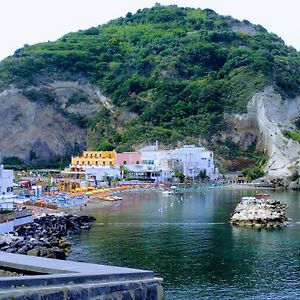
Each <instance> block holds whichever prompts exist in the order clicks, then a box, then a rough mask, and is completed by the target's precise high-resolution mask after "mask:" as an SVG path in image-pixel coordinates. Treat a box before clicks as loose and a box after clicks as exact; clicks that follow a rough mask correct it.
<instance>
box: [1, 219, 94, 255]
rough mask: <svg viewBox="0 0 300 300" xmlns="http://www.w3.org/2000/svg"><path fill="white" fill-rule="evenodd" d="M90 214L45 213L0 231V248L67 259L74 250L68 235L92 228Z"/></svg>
mask: <svg viewBox="0 0 300 300" xmlns="http://www.w3.org/2000/svg"><path fill="white" fill-rule="evenodd" d="M93 221H95V218H94V217H91V216H75V215H70V214H64V213H58V214H44V215H41V216H40V217H37V218H35V219H34V222H33V223H30V224H27V225H24V226H20V227H18V228H16V229H15V230H14V231H13V232H10V233H8V234H5V235H3V236H1V235H0V251H5V252H8V253H18V254H25V255H33V256H41V257H47V258H56V259H66V257H67V255H68V254H69V253H70V251H71V243H70V242H69V241H68V236H70V235H72V234H79V233H80V232H81V231H82V230H86V229H90V227H91V222H93Z"/></svg>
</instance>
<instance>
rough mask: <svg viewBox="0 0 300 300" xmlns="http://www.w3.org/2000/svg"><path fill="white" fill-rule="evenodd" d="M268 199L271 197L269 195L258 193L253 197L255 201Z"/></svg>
mask: <svg viewBox="0 0 300 300" xmlns="http://www.w3.org/2000/svg"><path fill="white" fill-rule="evenodd" d="M269 197H271V195H270V194H267V193H259V194H256V195H255V198H257V199H261V198H269Z"/></svg>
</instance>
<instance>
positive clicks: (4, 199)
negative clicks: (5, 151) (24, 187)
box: [0, 165, 19, 210]
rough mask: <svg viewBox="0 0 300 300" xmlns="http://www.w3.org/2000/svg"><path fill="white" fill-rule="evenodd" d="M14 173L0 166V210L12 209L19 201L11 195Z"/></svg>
mask: <svg viewBox="0 0 300 300" xmlns="http://www.w3.org/2000/svg"><path fill="white" fill-rule="evenodd" d="M13 182H14V172H13V170H5V169H4V167H3V165H0V209H1V210H2V209H13V208H14V205H15V204H16V203H17V202H18V201H19V200H18V199H17V195H15V194H14V193H13Z"/></svg>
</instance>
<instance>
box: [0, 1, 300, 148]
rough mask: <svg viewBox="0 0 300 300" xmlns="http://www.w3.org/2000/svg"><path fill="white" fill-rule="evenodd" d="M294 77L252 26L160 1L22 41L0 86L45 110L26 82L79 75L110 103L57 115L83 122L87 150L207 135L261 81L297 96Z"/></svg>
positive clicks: (293, 63) (283, 55) (291, 65)
mask: <svg viewBox="0 0 300 300" xmlns="http://www.w3.org/2000/svg"><path fill="white" fill-rule="evenodd" d="M299 75H300V55H299V53H298V52H297V51H296V50H295V49H294V48H292V47H287V46H286V45H285V44H284V42H283V41H282V40H281V39H280V38H279V37H278V36H276V35H275V34H272V33H268V32H267V31H266V30H265V29H264V28H263V27H262V26H260V25H253V24H251V23H250V22H248V21H246V20H244V21H238V20H235V19H233V18H231V17H228V16H226V17H224V16H220V15H218V14H216V13H215V12H214V11H212V10H209V9H205V10H201V9H192V8H178V7H174V6H168V7H153V8H150V9H143V10H139V11H137V12H136V13H135V14H131V13H128V14H127V15H126V17H125V18H119V19H117V20H113V21H111V22H109V23H107V24H105V25H102V26H98V27H93V28H90V29H87V30H81V31H79V32H75V33H69V34H66V35H65V36H63V37H62V38H61V39H59V40H57V41H55V42H47V43H41V44H36V45H33V46H28V45H27V46H24V48H21V49H18V50H17V51H16V52H15V54H14V55H13V56H11V57H8V58H7V59H5V60H3V61H2V62H1V64H0V78H1V79H0V88H1V89H2V90H3V89H4V88H6V87H7V86H9V85H11V84H13V85H14V86H17V87H18V88H20V89H22V90H23V94H24V95H25V96H26V97H27V98H28V99H31V100H32V101H37V102H38V101H40V102H43V103H49V104H50V105H52V104H53V105H54V106H55V101H56V99H55V97H54V96H53V95H52V94H51V92H48V91H44V92H43V91H41V90H32V89H28V87H32V86H37V87H39V86H41V85H43V84H45V83H47V82H51V81H55V80H73V81H74V80H82V79H84V80H87V81H88V82H90V83H92V84H93V85H96V86H97V87H99V88H100V89H101V91H102V92H103V93H104V94H105V95H106V96H107V97H108V98H110V99H111V100H112V103H113V104H114V106H115V108H114V109H113V110H109V109H105V108H103V109H102V110H100V111H98V112H96V113H95V114H94V115H93V116H92V117H82V116H76V114H66V116H67V117H68V118H70V119H72V120H73V121H74V122H75V123H76V122H78V124H79V125H80V126H82V127H87V128H88V147H89V148H94V149H99V148H102V149H109V148H112V147H117V149H118V150H129V149H131V145H134V144H138V143H140V142H143V141H148V142H150V141H154V140H159V141H161V142H163V143H165V144H172V143H175V142H177V141H184V142H193V141H194V140H197V139H198V138H204V139H206V140H208V141H210V139H211V138H212V136H215V135H217V134H218V133H219V132H221V131H224V130H226V126H227V125H226V122H225V121H224V118H223V116H224V114H225V113H233V112H243V111H245V109H246V105H247V102H248V101H249V100H250V99H251V97H252V96H253V94H255V93H256V92H258V91H262V90H263V89H264V87H265V86H268V85H272V86H273V87H274V89H275V90H276V91H277V92H279V93H280V94H281V95H282V97H283V98H284V99H288V98H293V97H294V96H295V95H297V94H300V90H299V89H300V76H299ZM69 101H70V103H85V102H88V98H87V96H86V95H80V94H78V95H75V96H73V97H72V98H71V99H69ZM121 115H122V116H123V117H122V118H120V116H121ZM124 116H126V117H124ZM233 148H234V147H233Z"/></svg>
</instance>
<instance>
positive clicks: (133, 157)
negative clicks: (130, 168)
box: [116, 152, 142, 167]
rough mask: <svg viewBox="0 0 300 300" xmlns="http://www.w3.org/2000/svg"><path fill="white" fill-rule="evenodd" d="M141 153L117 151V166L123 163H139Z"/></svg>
mask: <svg viewBox="0 0 300 300" xmlns="http://www.w3.org/2000/svg"><path fill="white" fill-rule="evenodd" d="M141 157H142V156H141V153H140V152H123V153H117V163H116V165H117V166H119V167H120V166H123V165H139V164H141V163H142V162H141Z"/></svg>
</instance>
